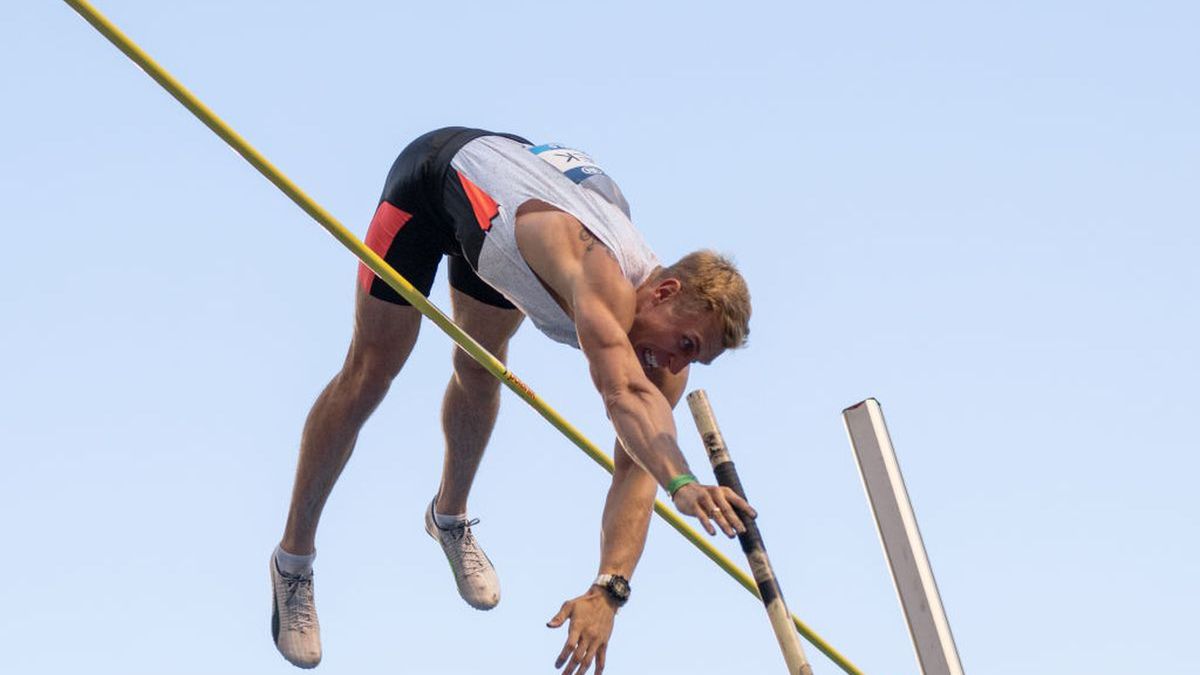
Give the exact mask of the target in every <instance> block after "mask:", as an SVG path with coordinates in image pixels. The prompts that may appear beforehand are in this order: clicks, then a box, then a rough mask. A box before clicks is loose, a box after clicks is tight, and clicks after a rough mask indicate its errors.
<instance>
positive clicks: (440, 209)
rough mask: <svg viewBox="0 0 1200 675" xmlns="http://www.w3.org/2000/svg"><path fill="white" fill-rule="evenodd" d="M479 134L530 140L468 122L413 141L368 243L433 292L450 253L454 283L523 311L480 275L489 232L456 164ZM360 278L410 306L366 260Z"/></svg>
mask: <svg viewBox="0 0 1200 675" xmlns="http://www.w3.org/2000/svg"><path fill="white" fill-rule="evenodd" d="M480 136H504V137H506V138H511V139H512V140H514V141H517V142H518V143H526V144H528V143H529V141H526V140H525V139H523V138H521V137H519V136H514V135H512V134H498V133H493V132H491V131H483V130H482V129H468V128H466V127H446V128H445V129H438V130H437V131H431V132H429V133H427V134H425V135H423V136H421V137H420V138H418V139H416V140H415V141H413V142H412V143H409V145H408V147H406V148H404V151H403V152H401V153H400V156H399V157H397V158H396V162H395V163H394V164H392V170H391V171H389V172H388V177H387V182H385V183H384V186H383V195H382V196H381V197H380V199H379V206H378V208H376V210H375V217H374V218H372V219H371V226H370V227H369V228H368V229H367V238H366V244H367V246H368V247H370V249H371V250H373V251H375V252H376V253H378V254H379V255H380V256H382V257H383V259H384V260H385V261H387V263H388V264H389V265H391V266H392V267H393V268H394V269H395V270H396V271H397V272H399V273H400V275H401V276H403V277H404V278H405V279H408V281H409V283H411V284H412V285H413V286H415V287H416V289H417V290H419V291H420V292H421V294H422V295H424V296H426V297H428V296H429V291H430V289H432V288H433V279H434V277H435V276H436V275H437V269H438V265H439V264H440V263H441V262H442V257H443V256H449V257H450V286H451V287H453V288H456V289H458V290H459V291H461V292H463V293H465V294H467V295H469V296H471V297H472V298H474V299H476V300H478V301H480V302H483V303H486V304H488V305H492V306H493V307H501V308H504V309H516V308H515V307H514V306H513V304H512V303H511V302H509V301H508V300H507V299H506V298H505V297H504V296H503V295H501V294H500V292H499V291H497V290H496V289H494V288H492V287H491V286H489V285H487V284H486V283H485V282H484V281H483V280H482V279H480V278H479V275H478V274H476V273H475V269H474V268H475V266H476V265H478V263H479V249H480V248H481V247H482V246H483V237H484V236H485V235H486V232H485V231H484V230H483V229H482V228H481V227H480V226H479V223H478V221H477V217H476V214H475V211H474V207H473V206H472V200H471V199H470V197H469V195H468V194H467V189H468V188H467V187H466V186H465V185H464V182H463V181H462V180H459V179H458V176H457V175H456V174H457V172H455V171H454V170H453V169H452V168H451V167H450V161H451V160H452V159H454V155H455V154H456V153H457V152H458V151H459V150H461V149H462V147H463V146H464V145H466V144H467V143H469V142H471V141H472V140H474V139H476V138H479V137H480ZM472 187H473V186H472ZM358 283H359V286H360V287H362V289H363V290H365V291H366V292H368V293H370V294H371V295H373V296H375V297H376V298H379V299H380V300H386V301H388V302H392V303H395V304H398V305H407V304H409V303H408V301H407V300H405V299H404V298H403V297H402V296H401V295H400V294H399V293H397V292H396V291H394V290H392V287H391V286H388V285H387V283H386V282H384V281H383V280H382V279H380V278H379V277H377V276H375V273H374V272H372V271H371V270H370V268H368V267H367V266H366V265H363V264H361V263H359V266H358Z"/></svg>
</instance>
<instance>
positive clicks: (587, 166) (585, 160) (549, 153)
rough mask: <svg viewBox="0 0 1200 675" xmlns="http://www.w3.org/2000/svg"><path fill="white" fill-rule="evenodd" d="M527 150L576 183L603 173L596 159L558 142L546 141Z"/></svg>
mask: <svg viewBox="0 0 1200 675" xmlns="http://www.w3.org/2000/svg"><path fill="white" fill-rule="evenodd" d="M529 151H530V152H532V153H533V154H535V155H537V156H538V157H540V158H542V159H544V160H546V161H547V162H549V164H550V165H551V166H553V167H554V168H556V169H558V170H559V171H561V172H562V173H563V175H564V176H566V177H567V178H570V179H571V181H572V182H574V183H575V184H576V185H578V184H579V183H582V182H583V181H585V180H587V179H588V178H591V177H592V176H603V175H604V169H601V168H600V167H599V166H598V165H597V164H596V161H595V160H594V159H592V158H591V156H589V155H588V154H587V153H586V152H584V151H582V150H576V149H575V148H569V147H567V146H565V145H559V144H558V143H546V144H545V145H535V146H533V147H532V148H529Z"/></svg>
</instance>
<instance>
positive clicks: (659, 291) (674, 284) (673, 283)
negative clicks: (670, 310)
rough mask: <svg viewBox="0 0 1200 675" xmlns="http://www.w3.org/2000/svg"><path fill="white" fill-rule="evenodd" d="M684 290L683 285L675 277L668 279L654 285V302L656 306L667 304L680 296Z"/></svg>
mask: <svg viewBox="0 0 1200 675" xmlns="http://www.w3.org/2000/svg"><path fill="white" fill-rule="evenodd" d="M681 290H683V284H682V283H681V282H680V281H679V280H678V279H676V278H674V277H667V278H666V279H663V280H662V281H659V282H658V283H657V284H655V285H654V301H655V304H657V303H660V302H666V301H667V300H670V299H671V298H673V297H675V296H676V295H678V294H679V291H681Z"/></svg>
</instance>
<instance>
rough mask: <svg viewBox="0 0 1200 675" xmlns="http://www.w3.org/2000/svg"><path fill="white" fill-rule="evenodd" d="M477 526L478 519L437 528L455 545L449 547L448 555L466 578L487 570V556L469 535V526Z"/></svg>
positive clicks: (472, 536)
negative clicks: (460, 568)
mask: <svg viewBox="0 0 1200 675" xmlns="http://www.w3.org/2000/svg"><path fill="white" fill-rule="evenodd" d="M478 524H479V519H478V518H472V519H471V520H468V521H467V522H465V523H458V524H457V525H453V526H451V527H448V528H442V527H438V529H439V530H441V531H442V532H446V533H447V534H448V535H449V538H450V540H451V541H453V542H454V543H456V544H457V545H456V546H451V547H450V555H451V556H452V557H453V558H454V562H456V563H458V565H459V566H461V567H462V570H463V574H465V575H467V576H470V575H472V574H478V573H479V572H482V571H484V570H486V569H487V568H488V561H487V556H485V555H484V554H483V551H482V550H481V549H480V548H479V544H478V543H476V541H475V535H474V534H472V533H471V526H472V525H478Z"/></svg>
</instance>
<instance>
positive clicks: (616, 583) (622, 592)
mask: <svg viewBox="0 0 1200 675" xmlns="http://www.w3.org/2000/svg"><path fill="white" fill-rule="evenodd" d="M592 583H593V584H594V585H596V586H599V587H600V588H603V589H604V591H605V592H606V593H608V597H610V598H612V599H613V600H616V602H617V607H624V606H625V603H626V602H627V601H628V600H629V580H628V579H626V578H625V577H623V576H621V575H620V574H601V575H600V576H598V577H596V580H595V581H594V582H592Z"/></svg>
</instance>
